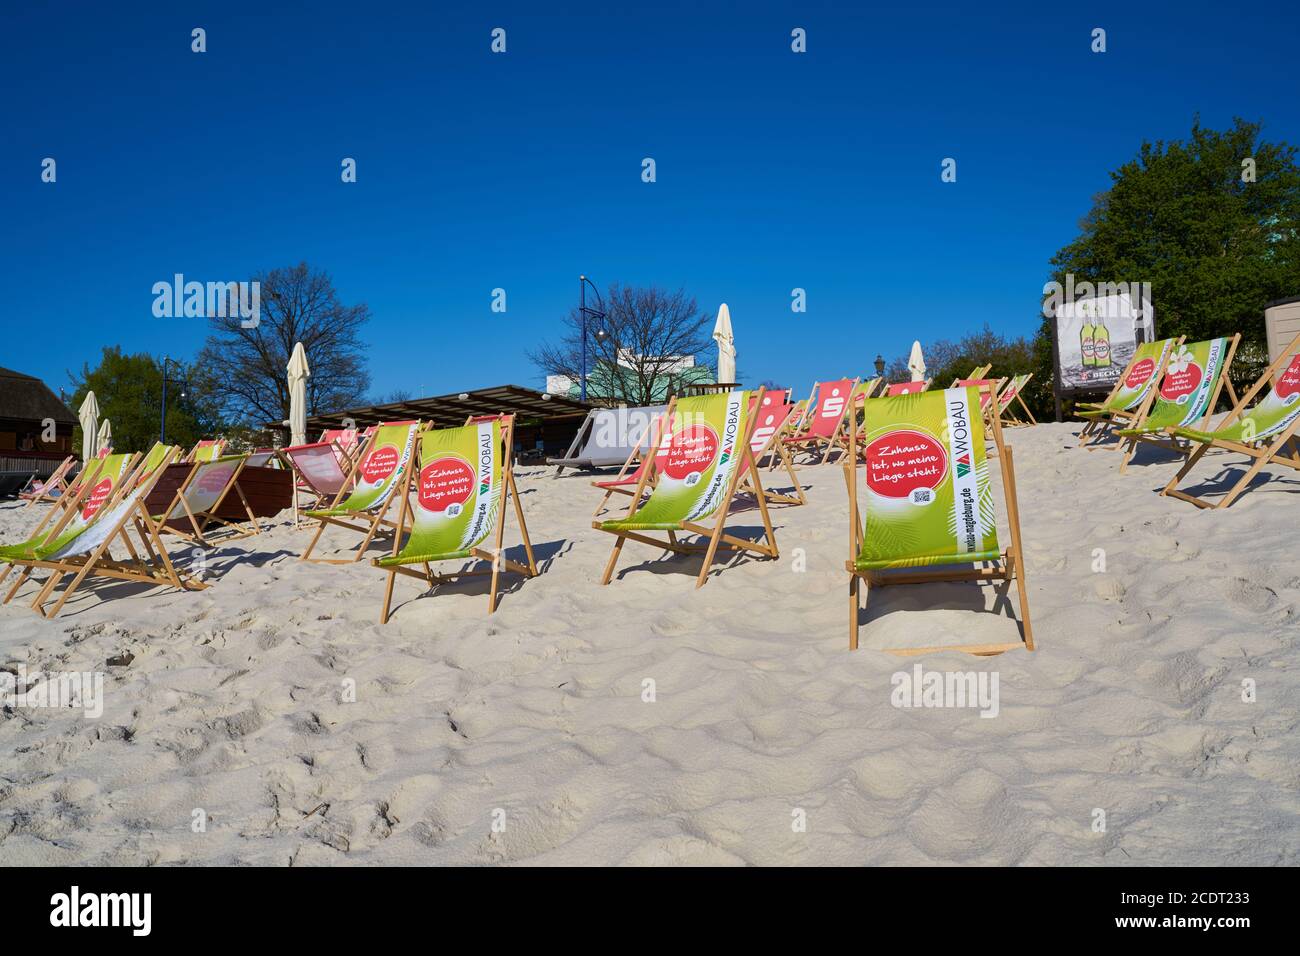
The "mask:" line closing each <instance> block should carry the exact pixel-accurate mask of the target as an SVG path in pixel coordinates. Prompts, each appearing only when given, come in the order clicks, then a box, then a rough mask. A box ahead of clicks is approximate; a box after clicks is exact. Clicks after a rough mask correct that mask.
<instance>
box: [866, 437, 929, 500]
mask: <svg viewBox="0 0 1300 956" xmlns="http://www.w3.org/2000/svg"><path fill="white" fill-rule="evenodd" d="M863 457H864V458H865V460H866V464H867V488H869V489H870V490H871V491H872V492H874V493H875V494H878V495H880V496H881V497H882V498H911V499H912V500H913V501H915V502H918V503H921V502H924V501H926V500H928V499H926V498H924V497H922V496H918V495H917V494H916V492H917V491H926V490H933V489H934V488H937V487H938V486H939V484H940V483H941V482H942V481H943V479H944V476H945V475H947V474H948V453H947V452H946V451H944V448H943V445H941V444H939V443H938V442H937V441H935V440H934V439H933V438H931V437H930V436H929V435H926V434H923V433H922V432H918V431H912V430H911V429H906V428H905V429H900V430H899V431H896V432H889V433H888V434H886V435H881V436H880V437H879V438H877V439H875V440H874V441H872V442H871V443H870V444H868V445H867V447H866V449H865V451H864V452H863Z"/></svg>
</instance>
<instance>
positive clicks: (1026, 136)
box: [0, 0, 1300, 394]
mask: <svg viewBox="0 0 1300 956" xmlns="http://www.w3.org/2000/svg"><path fill="white" fill-rule="evenodd" d="M282 6H283V7H288V6H290V5H288V4H273V3H257V4H244V3H226V2H222V3H215V2H213V3H198V4H188V3H187V4H180V3H173V2H167V3H127V4H103V3H89V2H86V3H33V4H16V3H9V4H6V5H5V9H4V12H3V14H0V54H2V55H0V80H2V81H3V83H2V86H0V89H3V91H4V92H3V94H2V96H0V111H3V120H4V122H3V125H4V130H5V132H4V139H5V145H4V148H3V150H2V151H0V199H2V203H0V211H2V215H3V223H4V224H3V230H2V234H0V263H3V269H2V272H3V277H4V290H5V298H6V302H5V305H4V319H3V324H4V332H5V335H4V343H5V347H4V350H3V357H0V365H4V366H7V367H12V368H16V369H19V370H21V371H25V372H28V373H31V374H35V375H39V376H40V377H42V378H44V379H45V380H46V381H47V382H48V383H49V384H51V385H52V386H54V387H55V388H56V389H57V387H58V386H59V385H66V384H67V376H66V374H65V370H67V369H74V370H75V369H79V368H80V366H81V364H82V363H83V362H84V361H92V362H93V361H95V360H96V359H97V356H98V354H99V349H100V347H101V346H102V345H104V344H120V345H121V346H122V347H123V348H125V349H127V350H129V351H139V350H149V351H152V352H155V353H161V352H163V351H166V352H169V353H171V354H172V355H179V356H183V357H186V358H188V357H189V356H191V355H192V354H193V353H194V352H195V350H196V349H197V348H198V347H199V345H200V344H201V342H202V340H203V337H204V335H205V331H206V330H205V323H204V321H203V320H201V319H189V320H186V319H157V318H154V317H153V315H152V312H151V306H152V301H153V296H152V294H151V292H150V288H151V286H152V285H153V283H154V282H157V281H159V280H165V279H170V277H171V276H172V275H173V274H174V273H176V272H181V273H184V274H185V276H186V277H187V278H190V279H198V280H201V281H206V280H222V281H225V280H235V279H246V278H247V277H249V276H250V275H251V274H252V273H254V272H256V271H258V270H261V269H266V268H271V267H274V266H280V265H291V264H294V263H297V262H298V261H300V260H306V261H307V262H309V263H311V264H312V265H314V266H317V267H320V268H323V269H325V270H327V271H329V272H330V273H331V274H332V275H333V277H334V282H335V285H336V286H337V288H338V290H339V292H340V294H341V296H342V298H343V299H344V301H345V302H355V301H365V302H367V303H368V304H369V306H370V308H371V310H372V312H373V314H374V319H373V320H372V322H371V323H370V325H369V326H368V331H367V337H368V338H369V340H370V341H371V343H372V345H371V349H370V360H371V371H372V374H373V385H372V392H373V393H388V392H390V391H392V390H394V389H399V388H400V389H405V390H409V391H411V392H415V393H418V394H437V393H445V392H449V391H457V390H459V389H462V388H470V387H476V386H488V385H494V384H501V383H506V382H513V383H516V384H523V385H533V386H540V385H541V383H542V379H541V377H540V375H539V374H538V372H537V371H536V370H535V369H534V368H533V367H532V366H531V365H530V364H529V362H528V360H527V358H526V356H525V349H526V348H527V347H529V346H531V345H533V344H535V343H536V342H537V341H539V340H542V339H544V338H547V337H553V336H554V335H555V334H556V333H557V332H558V330H559V328H560V320H561V317H562V316H563V315H564V313H565V312H566V311H567V310H568V308H569V307H570V306H571V305H572V304H573V303H574V302H575V300H576V296H577V276H578V274H579V273H580V272H586V273H587V274H588V275H590V276H592V277H593V278H594V279H595V281H596V282H597V283H598V284H599V285H600V286H601V287H602V289H603V288H604V287H605V285H607V284H608V283H609V282H611V281H613V280H620V281H623V282H628V283H636V284H657V285H662V286H666V287H669V288H675V287H678V286H682V287H684V288H685V289H686V290H687V291H688V292H690V293H691V294H693V295H695V296H696V297H697V298H698V299H699V301H700V303H701V305H703V306H705V307H707V308H709V309H713V308H716V306H717V304H718V303H719V302H722V301H725V302H727V303H728V304H729V305H730V307H731V313H732V317H733V320H734V323H735V326H736V331H737V346H738V351H739V364H740V370H741V373H742V376H743V377H744V378H745V380H746V381H748V382H751V383H755V382H758V381H759V380H762V379H775V380H777V381H780V382H784V383H789V384H793V385H796V386H798V387H800V388H803V387H806V386H807V385H808V384H809V383H811V381H812V380H813V379H815V378H819V377H820V378H824V377H827V376H829V375H832V374H850V373H855V372H859V371H864V370H866V369H867V368H869V363H870V360H871V359H872V358H874V357H875V355H876V353H877V352H883V353H884V355H885V356H886V358H891V357H893V356H895V355H898V354H901V353H904V352H905V351H906V349H907V348H908V347H909V346H910V344H911V341H912V339H913V338H914V337H916V338H920V339H922V341H926V340H931V339H935V338H940V337H952V336H957V335H960V334H961V333H962V332H963V331H965V330H968V329H974V328H978V327H979V326H980V325H982V324H983V323H984V322H986V321H987V322H988V323H990V324H991V325H992V326H993V327H994V328H995V329H997V330H998V331H1002V332H1005V333H1008V334H1020V333H1029V332H1031V331H1032V330H1033V328H1034V326H1035V324H1036V316H1035V313H1036V308H1037V303H1038V299H1039V291H1040V289H1041V286H1042V283H1043V281H1044V280H1045V278H1046V274H1047V260H1048V258H1049V257H1050V256H1051V255H1052V253H1053V252H1054V251H1055V250H1056V249H1057V248H1059V247H1060V246H1061V245H1063V244H1064V243H1065V242H1067V241H1068V240H1069V239H1070V238H1071V237H1072V236H1073V235H1074V233H1075V230H1076V225H1077V222H1078V220H1079V217H1080V216H1082V215H1083V214H1084V213H1085V212H1086V210H1087V209H1088V206H1089V203H1090V198H1091V197H1092V195H1093V194H1094V193H1096V192H1098V191H1099V190H1101V189H1104V188H1105V187H1106V185H1107V181H1108V180H1107V172H1108V171H1109V170H1110V169H1112V168H1114V167H1115V166H1117V165H1118V164H1120V163H1121V162H1123V161H1125V160H1127V159H1129V158H1130V157H1131V156H1132V155H1133V154H1134V152H1135V151H1136V149H1137V148H1138V146H1139V144H1140V142H1141V141H1142V139H1143V138H1144V137H1148V138H1153V139H1155V138H1177V137H1182V136H1185V135H1186V134H1187V132H1188V130H1189V128H1190V126H1191V122H1192V117H1193V115H1194V114H1195V113H1198V112H1199V113H1200V115H1201V118H1202V121H1203V122H1204V123H1205V124H1207V125H1210V126H1226V125H1228V124H1229V123H1230V121H1231V118H1232V116H1233V115H1234V114H1236V115H1242V116H1244V117H1246V118H1248V119H1258V120H1262V121H1264V122H1265V124H1266V130H1265V134H1266V135H1267V136H1269V137H1271V138H1274V139H1284V140H1287V141H1290V142H1293V143H1295V142H1300V96H1298V95H1297V91H1298V90H1300V72H1298V71H1297V64H1296V52H1295V51H1296V41H1297V38H1298V37H1300V14H1297V12H1296V10H1297V6H1296V5H1295V4H1294V3H1289V4H1278V5H1276V6H1273V5H1270V4H1253V5H1250V6H1249V7H1248V8H1246V7H1243V8H1241V9H1239V10H1238V9H1236V8H1229V7H1224V6H1222V5H1218V4H1216V5H1211V4H1208V3H1191V4H1187V3H1168V4H1160V5H1146V4H1135V3H1094V4H1082V3H1079V4H1055V3H1053V4H1041V3H1038V4H1023V5H1019V6H1013V5H1006V6H1002V7H997V6H996V5H990V4H970V3H966V4H960V5H958V4H952V5H951V6H949V5H946V4H943V3H912V4H901V5H898V4H891V5H889V7H888V8H887V9H884V10H881V11H868V10H862V9H853V10H850V9H847V8H848V7H849V4H823V3H805V2H800V3H788V4H738V3H728V4H711V5H710V4H695V3H666V2H659V0H656V2H654V3H648V4H637V5H632V4H596V3H590V4H564V5H554V6H556V7H557V8H561V7H562V9H563V12H556V13H551V14H548V13H543V12H541V11H540V10H539V9H538V8H539V7H541V6H544V5H538V4H495V5H493V4H483V3H475V4H464V5H463V8H462V9H460V10H456V9H451V8H449V7H447V6H445V5H443V4H434V3H420V4H409V5H408V4H401V3H392V4H365V3H346V4H333V3H329V2H317V3H310V4H293V5H292V7H293V9H292V10H288V11H282V10H280V9H278V8H279V7H282ZM855 6H856V5H855ZM408 7H409V9H408ZM612 7H626V10H614V9H611V8H612ZM710 11H712V12H710ZM195 26H202V27H204V28H205V29H206V30H207V35H208V52H207V53H205V54H202V55H197V54H194V53H191V52H190V30H191V29H192V28H193V27H195ZM498 26H500V27H504V28H505V29H506V30H507V36H508V52H507V53H506V54H505V55H493V54H492V53H491V52H490V51H489V42H490V36H489V33H490V31H491V29H492V28H493V27H498ZM1097 26H1100V27H1104V28H1105V29H1106V30H1107V34H1108V41H1107V42H1108V52H1106V53H1105V54H1101V55H1097V54H1093V53H1091V52H1090V50H1089V46H1090V31H1091V30H1092V28H1093V27H1097ZM794 27H803V28H805V29H806V30H807V32H808V52H807V53H806V54H803V55H796V54H794V53H792V52H791V50H790V31H791V29H792V28H794ZM47 156H49V157H54V158H55V159H56V160H57V162H58V182H57V183H56V184H54V185H48V184H43V183H41V182H40V163H41V160H42V159H43V158H44V157H47ZM647 156H650V157H653V158H654V159H655V160H656V162H657V165H658V182H656V183H654V184H645V183H642V182H641V178H640V173H641V160H642V158H643V157H647ZM343 157H354V158H356V160H357V163H358V180H359V181H358V182H357V183H356V184H352V185H345V184H343V183H341V182H340V178H339V173H340V166H339V164H340V161H341V160H342V158H343ZM945 157H954V158H955V159H956V160H957V162H958V180H957V182H956V183H955V184H945V183H942V182H941V181H940V163H941V161H942V160H943V159H944V158H945ZM1117 278H1124V277H1117ZM498 286H500V287H503V288H505V289H506V291H507V295H508V304H509V311H508V312H507V313H506V314H505V315H500V314H496V313H493V312H491V311H490V304H491V290H492V289H493V288H494V287H498ZM796 286H799V287H803V288H805V289H806V290H807V295H808V311H807V313H805V314H794V313H792V312H791V311H790V290H791V289H792V288H794V287H796ZM471 342H473V343H478V344H479V345H486V346H488V347H489V350H488V351H487V352H484V353H480V354H479V355H477V356H476V357H475V360H474V361H472V362H471V361H467V360H466V359H465V356H466V355H467V354H469V353H467V352H466V351H465V349H464V346H465V345H467V344H468V343H471ZM498 345H499V347H497V346H498Z"/></svg>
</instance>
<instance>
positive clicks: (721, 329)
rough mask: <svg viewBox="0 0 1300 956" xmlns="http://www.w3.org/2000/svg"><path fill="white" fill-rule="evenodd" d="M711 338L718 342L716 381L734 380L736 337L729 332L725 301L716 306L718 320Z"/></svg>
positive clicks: (729, 316) (729, 325) (729, 381)
mask: <svg viewBox="0 0 1300 956" xmlns="http://www.w3.org/2000/svg"><path fill="white" fill-rule="evenodd" d="M713 340H714V341H715V342H717V343H718V382H719V383H721V384H730V383H732V382H735V381H736V337H735V336H734V335H732V332H731V311H730V310H729V309H728V308H727V303H725V302H724V303H722V305H720V306H718V321H717V322H716V323H715V324H714V326H713Z"/></svg>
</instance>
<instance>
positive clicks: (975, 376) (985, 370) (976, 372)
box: [951, 362, 993, 388]
mask: <svg viewBox="0 0 1300 956" xmlns="http://www.w3.org/2000/svg"><path fill="white" fill-rule="evenodd" d="M991 368H993V363H992V362H990V363H989V364H988V365H976V366H975V367H974V368H973V369H971V370H970V374H969V375H967V376H966V378H965V379H960V378H958V379H954V380H953V383H952V386H951V387H952V388H964V387H965V386H964V385H962V382H963V381H982V380H984V379H986V378H988V377H989V370H990V369H991Z"/></svg>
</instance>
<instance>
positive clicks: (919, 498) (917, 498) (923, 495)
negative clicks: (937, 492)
mask: <svg viewBox="0 0 1300 956" xmlns="http://www.w3.org/2000/svg"><path fill="white" fill-rule="evenodd" d="M933 500H934V491H933V490H931V489H929V488H916V489H913V491H912V504H914V505H928V504H929V503H930V502H931V501H933Z"/></svg>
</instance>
